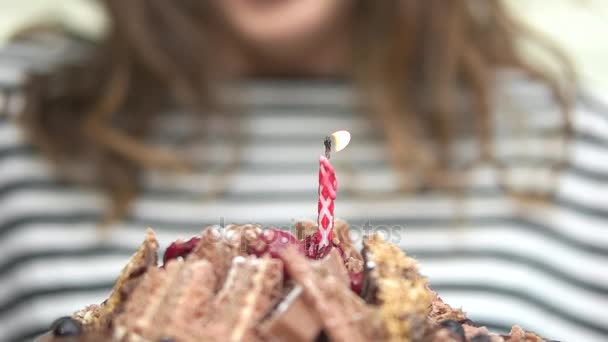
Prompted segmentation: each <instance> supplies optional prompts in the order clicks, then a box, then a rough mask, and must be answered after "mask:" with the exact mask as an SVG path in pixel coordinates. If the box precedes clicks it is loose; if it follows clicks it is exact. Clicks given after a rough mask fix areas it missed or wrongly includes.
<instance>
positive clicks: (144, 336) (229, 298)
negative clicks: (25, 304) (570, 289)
mask: <svg viewBox="0 0 608 342" xmlns="http://www.w3.org/2000/svg"><path fill="white" fill-rule="evenodd" d="M294 229H295V233H296V234H295V236H294V235H292V234H291V233H289V232H287V231H281V230H278V229H262V228H261V227H260V226H258V225H231V226H228V227H225V228H222V229H219V228H218V227H210V228H207V229H205V230H204V231H203V232H202V233H201V234H200V235H199V236H196V237H193V238H192V239H190V240H187V241H176V242H174V243H173V244H171V245H170V246H169V247H168V248H167V249H166V251H165V255H164V257H163V263H162V264H161V265H159V264H158V261H157V260H158V249H159V244H158V242H157V240H156V237H155V235H154V233H153V231H152V230H150V229H149V230H148V231H147V232H146V235H145V238H144V242H143V243H142V245H141V247H140V248H139V249H138V251H137V252H136V253H135V254H134V255H133V257H132V258H131V260H130V261H129V263H128V264H127V265H126V266H125V268H124V269H123V270H122V272H121V273H120V275H119V276H118V279H117V281H116V283H115V285H114V287H113V289H112V291H111V293H110V295H109V297H108V299H107V300H106V301H104V302H103V303H101V304H94V305H90V306H88V307H86V308H84V309H82V310H80V311H78V312H76V313H74V314H72V315H71V316H66V317H63V318H61V319H59V320H57V321H56V322H55V323H53V325H52V326H51V331H50V332H48V333H47V334H45V335H43V336H40V337H39V338H38V341H40V342H43V341H56V342H61V341H64V342H67V341H84V342H87V341H125V342H128V341H142V342H143V341H150V342H198V341H234V342H236V341H252V342H257V341H275V342H283V341H295V342H310V341H404V342H418V341H420V342H427V341H428V342H457V341H460V342H483V341H490V342H535V341H545V340H544V339H543V338H541V337H540V336H538V335H536V334H534V333H532V332H526V331H524V330H522V329H521V328H520V327H518V326H514V327H513V328H512V330H511V331H510V333H509V334H507V335H500V334H495V333H492V332H490V331H489V330H488V329H487V328H485V327H481V326H477V325H476V324H475V323H474V322H472V321H471V320H469V319H468V318H467V316H466V314H465V312H464V311H463V310H461V309H459V308H452V307H451V306H450V305H448V304H446V303H444V302H443V300H442V299H441V298H440V297H439V296H438V295H437V293H435V292H434V291H433V290H432V289H431V286H430V285H429V283H428V281H427V279H426V278H425V277H423V276H421V275H420V272H419V270H418V265H417V263H416V261H415V260H414V259H413V258H411V257H409V256H408V255H407V254H406V253H405V252H403V251H402V250H400V249H399V248H398V247H397V246H395V245H393V244H390V243H388V242H387V241H385V240H383V238H382V237H381V236H380V235H378V234H372V235H370V236H366V237H364V239H363V250H362V251H361V252H360V251H359V250H357V248H356V247H355V246H354V244H353V241H351V239H350V236H349V230H348V225H347V224H346V222H344V221H341V220H336V224H335V227H334V237H333V241H332V248H331V250H330V251H329V253H327V251H324V255H323V257H322V258H314V257H311V256H310V252H309V251H310V250H312V249H311V248H310V245H308V244H309V243H310V241H311V240H312V239H310V237H311V236H312V235H313V234H314V233H315V232H316V224H315V223H314V222H312V221H301V222H298V223H296V224H295V226H294Z"/></svg>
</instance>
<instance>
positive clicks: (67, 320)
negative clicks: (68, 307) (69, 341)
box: [51, 316, 82, 337]
mask: <svg viewBox="0 0 608 342" xmlns="http://www.w3.org/2000/svg"><path fill="white" fill-rule="evenodd" d="M51 330H52V331H53V335H55V336H57V337H64V336H77V335H80V334H81V333H82V327H81V325H80V324H79V323H78V322H76V320H74V319H73V318H72V317H69V316H65V317H61V318H58V319H57V320H55V321H54V322H53V323H52V324H51Z"/></svg>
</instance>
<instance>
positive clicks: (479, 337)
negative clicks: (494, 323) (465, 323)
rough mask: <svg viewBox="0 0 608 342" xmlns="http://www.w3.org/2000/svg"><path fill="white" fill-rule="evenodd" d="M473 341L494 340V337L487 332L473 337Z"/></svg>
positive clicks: (490, 341)
mask: <svg viewBox="0 0 608 342" xmlns="http://www.w3.org/2000/svg"><path fill="white" fill-rule="evenodd" d="M471 342H492V338H490V335H487V334H479V335H475V336H473V337H472V338H471Z"/></svg>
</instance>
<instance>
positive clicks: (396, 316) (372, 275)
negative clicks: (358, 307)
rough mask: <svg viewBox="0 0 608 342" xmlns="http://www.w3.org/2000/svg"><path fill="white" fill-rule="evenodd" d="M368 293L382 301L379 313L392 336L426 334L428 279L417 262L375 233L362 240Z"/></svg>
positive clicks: (404, 337) (402, 338) (401, 338)
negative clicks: (419, 270)
mask: <svg viewBox="0 0 608 342" xmlns="http://www.w3.org/2000/svg"><path fill="white" fill-rule="evenodd" d="M363 245H364V255H365V257H366V259H367V265H368V266H370V269H369V270H368V272H367V276H368V279H369V280H368V283H367V287H368V288H367V289H366V291H367V292H368V293H367V295H368V296H369V299H370V301H371V303H377V304H378V305H379V313H380V316H381V318H382V321H383V324H384V327H385V329H386V332H387V334H388V336H389V339H391V340H398V341H412V340H417V339H419V338H421V337H422V335H424V334H425V329H426V319H427V317H428V314H429V311H430V308H431V296H430V294H429V292H428V289H427V283H426V280H425V279H424V278H422V277H420V276H419V275H418V268H417V266H416V262H415V261H414V260H413V259H412V258H409V257H408V256H406V255H405V253H403V251H401V250H400V249H399V248H398V247H397V246H395V245H392V244H389V243H388V242H386V241H384V240H383V239H382V238H381V237H380V236H379V235H377V234H374V235H372V236H370V237H368V238H366V239H364V241H363Z"/></svg>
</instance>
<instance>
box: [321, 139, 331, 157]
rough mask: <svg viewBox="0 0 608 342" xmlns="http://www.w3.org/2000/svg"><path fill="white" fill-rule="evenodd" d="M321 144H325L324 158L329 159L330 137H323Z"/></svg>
mask: <svg viewBox="0 0 608 342" xmlns="http://www.w3.org/2000/svg"><path fill="white" fill-rule="evenodd" d="M323 145H325V158H327V159H329V158H330V157H331V137H329V136H327V137H325V140H324V141H323Z"/></svg>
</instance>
